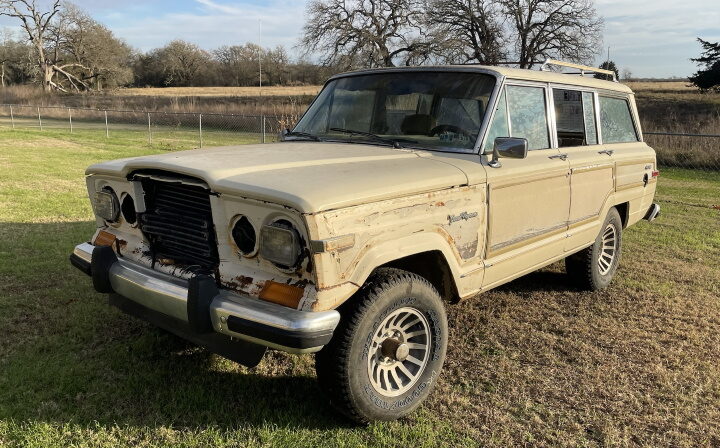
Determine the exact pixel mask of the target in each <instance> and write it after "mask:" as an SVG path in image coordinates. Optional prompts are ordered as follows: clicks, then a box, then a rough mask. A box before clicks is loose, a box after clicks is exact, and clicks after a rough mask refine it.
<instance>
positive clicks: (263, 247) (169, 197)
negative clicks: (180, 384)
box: [71, 61, 659, 422]
mask: <svg viewBox="0 0 720 448" xmlns="http://www.w3.org/2000/svg"><path fill="white" fill-rule="evenodd" d="M548 62H549V63H551V64H555V65H567V66H572V67H575V68H577V69H579V70H580V73H579V74H580V75H581V76H578V75H577V74H575V75H573V74H560V73H555V72H550V71H531V70H519V69H510V68H498V67H485V66H446V67H407V68H389V69H378V70H365V71H357V72H351V73H344V74H340V75H337V76H334V77H332V78H331V79H330V80H329V81H328V82H327V83H326V84H325V86H324V88H323V89H322V91H321V92H320V93H319V95H318V96H317V98H316V99H315V100H314V102H313V103H312V105H311V106H310V107H309V109H308V110H307V112H306V113H305V114H304V116H303V117H302V118H301V120H300V121H299V122H298V124H297V126H295V128H294V129H293V130H292V131H286V132H284V135H283V141H282V142H279V143H273V144H263V145H245V146H231V147H223V148H212V149H198V150H192V151H182V152H172V153H166V154H161V155H154V156H147V157H138V158H132V159H124V160H115V161H111V162H106V163H100V164H97V165H93V166H91V167H90V168H88V170H87V188H88V192H89V194H90V199H91V201H92V206H93V209H94V212H95V215H96V218H97V231H96V232H95V235H94V236H93V237H92V239H91V240H90V242H87V243H82V244H80V245H78V246H77V247H76V248H75V250H74V252H73V254H72V255H71V261H72V263H73V265H75V266H76V267H77V268H79V269H80V270H82V271H84V272H85V273H87V274H88V275H90V276H91V277H92V282H93V285H94V287H95V289H96V290H97V291H99V292H102V293H110V303H111V304H113V305H115V306H117V307H119V308H120V309H121V310H123V311H125V312H127V313H129V314H132V315H135V316H137V317H140V318H142V319H145V320H147V321H149V322H151V323H152V324H155V325H157V326H159V327H162V328H164V329H166V330H168V331H170V332H173V333H175V334H178V335H180V336H181V337H184V338H186V339H188V340H190V341H192V342H194V343H196V344H199V345H201V346H204V347H206V348H207V349H209V350H211V351H213V352H216V353H218V354H220V355H222V356H225V357H227V358H229V359H231V360H235V361H237V362H239V363H242V364H245V365H248V366H254V365H256V364H257V363H258V362H259V361H260V359H261V358H262V356H263V354H264V352H265V350H266V348H267V347H270V348H273V349H279V350H284V351H287V352H290V353H311V352H315V353H316V355H315V359H316V370H317V376H318V380H319V382H320V384H321V387H322V389H324V390H325V391H326V392H327V393H328V395H329V397H330V400H331V402H332V403H333V404H334V405H335V406H337V407H338V408H339V409H340V410H341V411H342V412H343V413H345V414H346V415H347V416H349V417H350V418H352V419H354V420H356V421H358V422H368V421H371V420H378V419H379V420H391V419H396V418H399V417H402V416H404V415H406V414H408V413H409V412H411V411H412V410H413V409H415V408H416V407H417V406H418V405H419V404H420V403H421V402H422V401H423V400H424V399H425V398H426V397H427V396H428V394H429V393H430V390H431V389H432V387H433V385H434V384H435V382H436V381H437V380H438V377H439V375H440V371H441V368H442V365H443V361H444V359H445V352H446V347H447V344H448V324H447V318H446V314H445V305H444V304H445V303H455V302H457V301H459V300H464V299H467V298H470V297H473V296H476V295H477V294H479V293H481V292H483V291H487V290H488V289H491V288H494V287H496V286H498V285H501V284H503V283H506V282H509V281H510V280H513V279H514V278H517V277H519V276H522V275H524V274H527V273H529V272H532V271H535V270H537V269H539V268H541V267H543V266H546V265H548V264H550V263H553V262H555V261H557V260H561V259H565V264H566V266H567V273H568V274H569V277H570V278H571V279H572V280H574V281H575V282H576V283H577V284H578V285H580V286H581V287H583V288H585V289H589V290H596V289H600V288H603V287H605V286H606V285H608V283H609V282H610V281H611V279H612V277H613V275H614V274H615V271H616V269H617V266H618V262H619V260H620V249H621V236H622V232H623V229H625V228H627V227H628V226H630V225H632V224H635V223H636V222H638V221H639V220H640V219H642V218H645V219H648V220H653V219H654V218H655V217H656V216H657V215H658V213H659V207H658V206H657V205H656V204H654V203H653V196H654V193H655V187H656V180H657V175H658V171H657V166H656V161H655V160H656V159H655V152H654V151H653V150H652V149H651V148H650V147H649V146H648V145H647V144H645V143H644V142H643V138H642V133H641V130H640V124H639V120H638V114H637V109H636V107H635V101H634V97H633V94H632V92H631V91H630V89H629V88H628V87H626V86H624V85H622V84H620V83H617V82H612V81H605V80H599V79H595V78H592V77H585V76H582V75H583V74H585V73H587V72H591V71H595V72H597V71H598V70H597V69H593V68H590V67H584V66H576V65H572V64H563V63H560V62H558V61H548ZM298 398H299V399H300V397H298Z"/></svg>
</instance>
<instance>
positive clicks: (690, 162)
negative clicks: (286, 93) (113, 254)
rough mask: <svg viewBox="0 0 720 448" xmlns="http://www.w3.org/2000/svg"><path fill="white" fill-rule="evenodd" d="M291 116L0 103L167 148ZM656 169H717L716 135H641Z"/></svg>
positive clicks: (214, 141) (45, 123) (15, 116)
mask: <svg viewBox="0 0 720 448" xmlns="http://www.w3.org/2000/svg"><path fill="white" fill-rule="evenodd" d="M293 124H294V123H293V122H292V119H291V118H288V117H280V116H272V115H237V114H219V113H201V112H197V113H187V112H147V111H134V110H114V109H107V110H98V109H83V108H69V107H60V106H28V105H16V104H2V105H0V128H11V129H35V130H40V131H44V130H55V131H57V130H62V131H64V132H68V133H78V134H91V135H93V136H97V135H103V134H104V136H105V137H107V138H110V137H119V138H123V139H126V140H128V143H130V142H135V143H141V144H147V145H153V146H159V147H163V148H166V149H168V150H173V149H189V148H203V147H209V146H223V145H233V144H243V143H266V142H273V141H277V140H278V135H279V133H280V131H281V130H282V129H284V128H286V127H292V126H293ZM644 135H645V140H646V141H647V142H648V144H649V145H650V146H652V147H653V148H654V149H655V151H656V152H657V158H658V165H660V167H661V168H662V167H679V168H690V169H696V170H710V171H720V134H695V133H682V132H644Z"/></svg>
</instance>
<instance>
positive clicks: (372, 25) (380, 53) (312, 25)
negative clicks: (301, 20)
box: [301, 0, 431, 67]
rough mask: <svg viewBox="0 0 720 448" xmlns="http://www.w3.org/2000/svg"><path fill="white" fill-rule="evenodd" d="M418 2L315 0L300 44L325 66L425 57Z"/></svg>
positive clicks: (388, 64)
mask: <svg viewBox="0 0 720 448" xmlns="http://www.w3.org/2000/svg"><path fill="white" fill-rule="evenodd" d="M423 3H424V2H423V1H421V0H313V1H311V2H310V4H309V5H308V16H309V19H308V21H307V23H306V24H305V27H304V29H303V37H302V41H301V45H302V46H303V47H304V48H305V49H306V50H307V51H308V52H319V53H320V54H321V55H322V62H323V64H325V65H335V64H341V65H342V66H344V67H352V66H357V65H361V66H366V67H378V66H380V67H392V66H394V65H396V63H398V62H400V63H402V64H411V63H417V62H418V61H422V60H424V59H425V58H427V57H428V56H429V54H430V52H431V43H429V42H428V40H427V39H426V37H427V36H426V33H425V31H424V8H423V6H424V5H423Z"/></svg>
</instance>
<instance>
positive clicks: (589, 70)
mask: <svg viewBox="0 0 720 448" xmlns="http://www.w3.org/2000/svg"><path fill="white" fill-rule="evenodd" d="M548 65H555V66H558V67H570V68H576V69H578V70H580V73H579V75H580V76H585V73H602V74H605V75H610V76H612V80H613V81H615V82H618V80H617V76H616V75H615V72H614V71H612V70H605V69H604V68H597V67H590V66H589V65H581V64H575V63H572V62H564V61H558V60H556V59H549V58H548V59H546V60H545V62H543V64H542V65H541V66H540V70H542V71H548V70H549V69H548V68H547V66H548ZM568 74H577V73H568Z"/></svg>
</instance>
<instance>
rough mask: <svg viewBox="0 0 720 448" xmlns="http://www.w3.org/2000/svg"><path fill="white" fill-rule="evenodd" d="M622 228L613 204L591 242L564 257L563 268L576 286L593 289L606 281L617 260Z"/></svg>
mask: <svg viewBox="0 0 720 448" xmlns="http://www.w3.org/2000/svg"><path fill="white" fill-rule="evenodd" d="M622 228H623V226H622V219H621V218H620V213H618V211H617V209H616V208H614V207H613V208H611V209H610V211H609V212H608V215H607V217H606V218H605V221H604V222H603V225H602V227H601V228H600V233H599V234H598V236H597V238H595V242H594V243H593V245H592V246H590V247H587V248H585V249H583V250H581V251H580V252H578V253H576V254H573V255H570V256H569V257H567V258H566V259H565V270H566V272H567V273H568V275H569V276H570V278H571V279H572V280H573V281H574V282H575V283H576V284H577V285H578V287H580V288H581V289H585V290H588V291H597V290H600V289H603V288H605V287H606V286H608V285H609V284H610V282H611V281H612V279H613V277H614V276H615V271H617V268H618V265H619V264H620V255H621V250H622Z"/></svg>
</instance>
